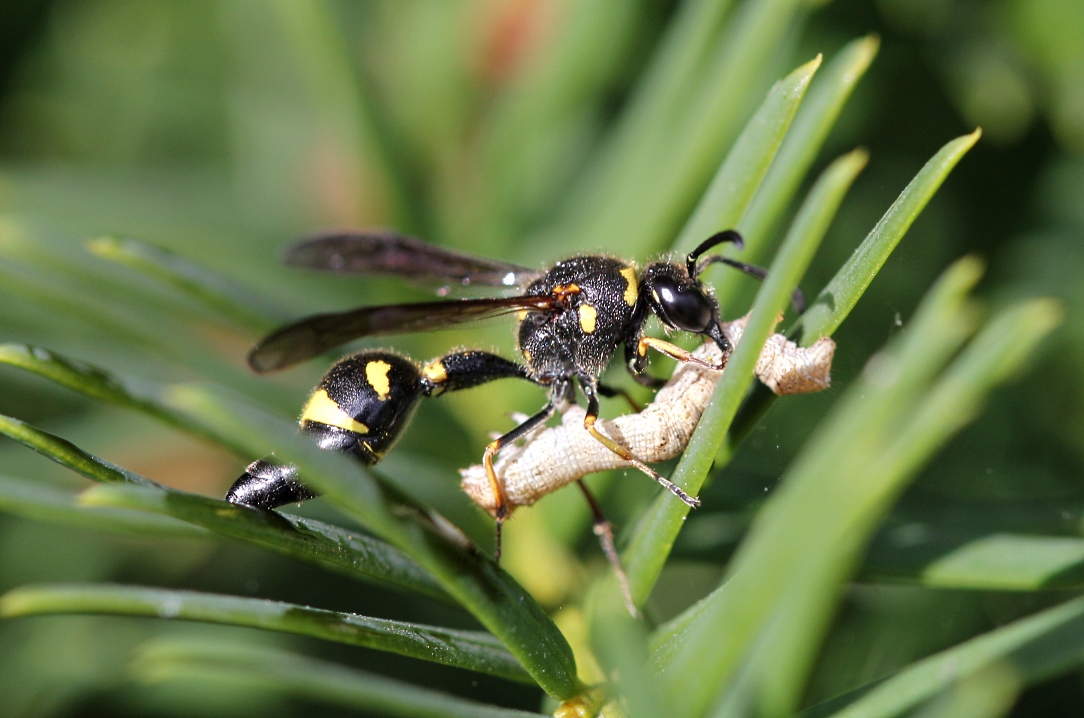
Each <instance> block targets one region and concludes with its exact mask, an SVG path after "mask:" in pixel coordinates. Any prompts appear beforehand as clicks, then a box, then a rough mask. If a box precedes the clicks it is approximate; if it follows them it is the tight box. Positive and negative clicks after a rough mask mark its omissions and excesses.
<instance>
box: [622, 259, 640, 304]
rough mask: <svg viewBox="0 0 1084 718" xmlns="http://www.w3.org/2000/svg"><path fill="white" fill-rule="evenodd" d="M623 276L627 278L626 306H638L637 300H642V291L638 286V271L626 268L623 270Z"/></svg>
mask: <svg viewBox="0 0 1084 718" xmlns="http://www.w3.org/2000/svg"><path fill="white" fill-rule="evenodd" d="M621 276H622V277H624V278H625V282H626V284H625V304H628V305H629V306H630V307H635V306H636V300H637V299H639V298H640V290H639V289H638V288H637V286H636V270H635V269H633V268H632V267H625V268H624V269H622V270H621Z"/></svg>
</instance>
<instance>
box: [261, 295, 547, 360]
mask: <svg viewBox="0 0 1084 718" xmlns="http://www.w3.org/2000/svg"><path fill="white" fill-rule="evenodd" d="M555 301H556V300H555V299H554V297H553V296H552V295H544V296H530V297H495V298H491V299H464V300H461V301H458V302H455V301H452V302H425V303H422V304H389V305H386V306H377V307H362V308H360V309H351V310H349V311H346V312H338V313H335V314H316V315H313V316H311V317H305V318H304V319H301V320H299V321H296V322H294V323H293V324H287V325H286V326H284V327H282V328H281V329H279V330H277V331H276V332H274V333H273V334H271V335H269V336H267V337H266V338H264V339H263V340H262V341H260V343H259V344H257V345H256V347H255V348H254V349H253V350H252V351H251V352H249V355H248V364H249V366H251V367H252V368H253V369H254V370H256V371H258V372H261V373H262V372H268V371H274V370H275V369H283V368H285V367H288V366H291V365H293V364H297V363H298V362H302V361H305V360H306V359H311V358H313V357H315V356H319V355H320V354H323V353H324V352H326V351H328V350H330V349H334V348H335V347H337V346H339V345H340V344H345V343H346V342H349V341H353V340H354V339H360V338H362V337H374V336H381V335H388V334H409V333H410V332H417V331H422V330H425V329H442V328H445V327H451V326H456V325H459V324H466V323H468V322H475V321H480V320H483V319H488V318H490V317H497V316H502V315H506V314H512V313H514V312H518V311H522V310H533V311H548V310H550V309H552V308H553V307H554V302H555Z"/></svg>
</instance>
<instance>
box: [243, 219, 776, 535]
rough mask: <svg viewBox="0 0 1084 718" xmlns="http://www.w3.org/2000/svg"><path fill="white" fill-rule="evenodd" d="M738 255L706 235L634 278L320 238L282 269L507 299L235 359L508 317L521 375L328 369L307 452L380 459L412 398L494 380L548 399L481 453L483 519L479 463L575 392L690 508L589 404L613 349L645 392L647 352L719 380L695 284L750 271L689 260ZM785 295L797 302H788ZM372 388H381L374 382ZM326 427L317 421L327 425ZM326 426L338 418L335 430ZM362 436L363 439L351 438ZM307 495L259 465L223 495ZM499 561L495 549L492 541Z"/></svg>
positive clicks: (392, 240) (320, 334) (279, 357)
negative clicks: (705, 347) (673, 338)
mask: <svg viewBox="0 0 1084 718" xmlns="http://www.w3.org/2000/svg"><path fill="white" fill-rule="evenodd" d="M726 242H732V243H735V244H738V245H739V246H740V245H741V237H740V236H739V235H738V233H737V232H734V231H732V230H728V231H726V232H720V233H719V234H716V235H714V236H713V237H711V238H709V239H708V240H706V241H705V242H703V243H702V244H701V245H700V246H699V247H697V248H696V249H695V250H693V252H691V253H690V254H689V255H688V257H686V258H685V262H684V263H675V262H670V261H660V262H655V263H653V264H650V265H648V266H647V267H645V268H644V269H643V271H638V270H637V268H636V266H635V265H634V264H632V263H629V262H625V261H622V260H619V259H615V258H613V257H608V256H604V255H584V256H578V257H573V258H571V259H567V260H564V261H561V262H558V263H557V264H555V265H554V266H553V267H552V268H550V269H549V270H547V271H545V272H539V271H537V270H532V269H530V268H526V267H521V266H518V265H515V264H510V263H507V262H502V261H499V260H492V259H485V258H480V257H472V256H470V255H466V254H461V253H458V252H452V251H449V250H445V249H441V248H439V247H434V246H432V245H429V244H426V243H424V242H422V241H420V240H417V239H414V238H411V237H405V236H403V235H399V234H395V233H391V232H369V233H345V234H329V235H324V236H319V237H315V238H313V239H310V240H308V241H306V242H302V243H300V244H299V245H297V246H295V247H294V248H292V249H291V250H290V252H289V254H288V256H287V259H288V261H289V262H291V263H293V264H297V265H301V266H307V267H313V268H319V269H325V270H331V271H338V272H355V273H368V274H391V275H395V276H399V277H404V278H408V279H415V280H418V279H420V280H426V281H429V282H434V281H435V282H437V283H439V284H440V285H443V287H444V288H447V287H448V286H449V285H452V284H461V285H481V286H491V287H503V288H516V289H519V290H520V292H521V294H520V295H519V296H514V297H495V298H484V299H467V300H461V301H440V302H426V303H420V304H396V305H388V306H376V307H363V308H360V309H355V310H351V311H347V312H340V313H336V314H322V315H316V316H312V317H307V318H305V319H302V320H300V321H298V322H295V323H293V324H290V325H287V326H286V327H283V328H281V329H279V330H278V331H276V332H274V333H273V334H271V335H270V336H268V337H267V338H265V339H264V340H263V341H261V342H260V343H259V344H258V345H257V346H256V347H255V349H253V351H252V352H251V353H250V355H249V364H250V365H251V366H252V368H253V369H255V370H256V371H260V372H265V371H272V370H275V369H280V368H284V367H287V366H290V365H292V364H295V363H297V362H300V361H303V360H305V359H309V358H312V357H315V356H318V355H320V354H322V353H323V352H325V351H327V350H329V349H332V348H334V347H337V346H339V345H340V344H343V343H346V342H348V341H351V340H353V339H357V338H361V337H366V336H379V335H387V334H402V333H407V332H414V331H423V330H427V329H434V328H441V327H448V326H453V325H457V324H463V323H468V322H472V321H475V320H479V319H485V318H489V317H493V316H498V315H507V314H516V315H517V316H518V318H519V332H518V337H519V348H520V351H521V353H522V355H523V359H524V364H523V365H521V364H518V363H516V362H511V361H509V360H506V359H504V358H502V357H500V356H497V355H495V354H491V353H488V352H478V351H474V352H455V353H452V354H449V355H447V356H445V357H442V358H440V359H437V360H435V361H434V362H432V363H430V364H429V365H427V366H425V367H424V368H419V367H418V366H417V365H415V364H414V363H413V362H411V361H410V360H408V359H405V358H403V357H400V356H399V355H395V354H391V353H389V352H379V351H367V352H362V353H360V354H357V355H355V356H353V357H350V358H347V359H345V360H343V361H341V362H340V363H339V364H336V365H335V366H334V367H333V368H332V370H331V371H330V372H329V373H328V375H327V376H326V377H325V378H324V381H322V382H321V384H320V386H318V387H317V388H316V390H315V391H314V393H313V395H312V397H311V398H310V400H309V403H308V404H307V405H306V408H305V411H304V412H303V415H302V418H301V426H302V431H303V432H305V433H307V434H309V435H311V436H313V438H314V439H315V440H316V441H317V442H318V443H319V444H320V446H321V447H324V448H328V449H333V450H336V451H344V452H346V453H350V454H352V455H354V456H355V457H356V458H358V459H359V460H360V461H362V462H363V463H366V464H373V463H376V462H377V461H379V460H380V458H381V457H382V456H383V454H384V453H385V452H386V451H387V450H388V449H390V447H391V444H392V443H394V441H395V439H396V438H397V437H398V435H399V434H400V433H401V431H402V430H403V427H404V426H405V424H406V422H407V420H408V419H409V416H410V414H411V413H412V411H413V409H414V407H415V406H416V403H417V399H418V398H419V397H421V396H429V395H434V394H438V393H440V392H442V391H446V390H455V389H461V388H467V387H469V386H476V385H478V384H482V383H485V382H488V381H492V380H494V379H500V378H522V379H527V380H528V381H531V382H534V383H536V384H539V385H542V386H546V387H549V400H548V401H547V403H546V405H545V406H544V407H543V408H542V410H541V411H539V412H537V413H536V414H535V415H534V416H532V417H530V418H528V419H527V420H526V421H524V422H523V423H521V424H520V425H519V426H517V427H516V428H515V429H513V430H512V431H510V432H508V433H507V434H505V435H503V436H501V437H500V438H498V439H495V440H494V441H493V442H491V443H490V444H489V445H488V446H487V447H486V450H485V453H484V456H483V463H484V464H485V467H486V471H487V474H488V476H489V480H490V482H491V483H492V485H493V492H494V495H495V496H497V497H498V502H497V503H498V505H497V509H496V511H495V517H496V519H497V522H498V538H499V529H500V522H501V521H502V520H503V519H504V518H505V514H506V511H505V508H504V504H503V503H502V502H501V500H500V497H502V496H503V492H502V491H501V487H500V482H499V480H498V478H497V476H496V474H495V472H494V470H493V456H494V454H496V453H497V452H498V451H500V449H501V448H502V447H504V446H507V445H508V444H509V443H511V442H513V441H515V440H516V439H518V438H520V437H522V436H523V435H524V434H526V433H527V432H529V431H530V430H531V429H533V428H534V427H536V426H538V425H540V424H541V423H543V422H545V421H546V420H547V419H548V418H550V417H551V416H552V415H553V414H554V412H555V411H556V410H557V408H558V407H559V406H561V405H562V404H564V403H565V402H568V401H572V400H574V399H575V395H576V387H579V389H580V390H581V391H582V392H583V394H584V396H585V397H586V399H587V404H588V406H587V417H586V420H585V422H584V428H585V430H587V431H589V432H590V433H591V434H592V435H593V436H594V437H595V438H596V439H598V440H599V441H600V442H601V443H603V444H604V445H605V446H607V447H608V448H609V449H610V450H612V451H614V452H615V453H617V454H618V455H620V456H621V457H622V458H623V459H625V460H626V461H629V462H630V463H632V464H633V465H634V466H636V467H637V468H639V469H640V470H641V471H643V472H644V473H646V474H648V475H649V476H651V477H653V478H655V479H656V480H657V481H659V482H660V483H661V484H663V485H664V486H666V487H667V488H668V489H669V490H671V491H672V492H673V493H674V494H676V495H677V496H678V497H679V498H681V499H682V500H683V501H685V502H686V503H688V504H690V505H692V506H696V505H698V504H699V501H698V500H697V499H695V498H694V497H690V496H688V495H686V494H685V493H684V492H682V491H681V489H679V488H678V487H676V486H674V485H673V484H671V483H670V482H669V481H667V480H666V479H665V478H664V477H662V476H660V475H659V474H658V473H656V472H655V471H654V470H653V469H651V468H650V467H648V466H647V465H646V464H645V463H644V462H642V461H640V460H639V459H637V458H636V457H635V456H633V455H632V454H631V452H629V451H628V449H626V448H625V447H624V446H622V445H621V444H620V443H618V442H617V441H614V440H613V439H611V438H610V437H607V436H605V435H604V434H602V433H600V432H599V431H598V430H597V429H596V428H595V422H596V420H597V418H598V413H599V400H598V396H599V394H600V393H602V394H606V393H610V391H609V390H607V389H606V388H605V387H603V386H600V385H599V377H600V376H601V375H602V372H603V371H604V370H605V369H606V367H607V366H608V365H609V364H610V362H611V360H612V359H613V356H614V354H615V353H616V352H617V349H618V347H620V346H621V345H622V344H624V345H625V358H626V366H627V368H628V370H629V371H630V373H631V374H632V375H633V377H634V378H635V379H636V380H637V381H639V382H641V383H643V384H646V385H657V384H658V383H660V381H659V380H656V379H653V378H651V377H649V376H648V375H647V374H646V369H647V350H648V348H654V349H656V350H657V351H661V352H663V353H665V354H667V355H669V356H671V357H674V358H676V359H678V360H680V361H685V362H694V363H699V364H702V365H704V366H707V367H708V368H711V369H716V370H722V369H723V367H724V366H725V364H726V359H727V357H728V356H729V353H730V350H731V347H730V344H729V343H728V342H727V339H726V337H725V336H724V335H723V331H722V327H721V325H720V317H719V307H718V305H717V303H716V302H715V299H714V297H713V296H712V295H711V293H710V292H709V291H708V290H707V289H706V288H705V287H704V286H703V285H702V284H701V282H700V280H699V278H698V277H699V274H700V272H701V271H702V270H703V269H704V268H705V267H706V266H708V265H709V264H711V263H714V262H722V263H725V264H728V265H731V266H734V267H737V268H739V269H742V270H743V271H745V272H747V273H749V274H752V275H754V276H757V277H759V278H763V277H764V270H762V269H759V268H757V267H753V266H750V265H745V264H742V263H739V262H735V261H733V260H731V259H727V258H724V257H721V256H718V255H712V256H708V257H703V258H702V255H703V254H704V253H705V252H707V251H708V250H709V249H711V248H712V247H714V246H717V245H719V244H722V243H726ZM796 296H797V295H796ZM652 315H654V316H657V317H658V318H659V320H660V321H661V322H662V323H663V324H664V325H665V326H666V327H667V328H668V329H673V330H680V331H686V332H692V333H695V334H701V335H703V336H705V337H707V338H709V339H711V340H712V341H714V342H715V343H716V344H717V345H718V346H719V348H720V349H721V350H722V354H723V359H722V360H721V361H720V363H718V364H714V365H713V364H704V362H703V361H702V360H700V359H697V358H696V357H694V356H692V355H691V354H690V353H689V352H687V351H685V350H684V349H681V348H680V347H678V346H675V345H674V344H671V343H670V342H667V341H665V340H662V339H658V338H654V337H646V336H644V326H645V324H646V322H647V320H648V318H649V317H650V316H652ZM380 363H385V364H387V365H388V367H389V370H388V372H387V373H386V374H379V373H377V374H375V376H377V377H378V380H375V381H374V378H373V377H374V375H371V372H372V371H373V367H376V366H378V365H379V364H380ZM380 376H383V377H384V378H383V379H379V377H380ZM329 417H331V418H330V419H329ZM340 417H347V418H348V420H345V421H339V418H340ZM350 422H353V423H350ZM357 425H362V426H364V428H365V431H359V430H358V426H357ZM311 495H312V494H311V492H309V491H308V490H307V489H305V488H304V486H303V485H302V484H301V483H300V482H298V481H297V476H296V472H295V473H294V474H290V472H289V471H288V470H287V469H286V468H283V467H282V466H281V465H277V464H276V463H275V462H274V461H273V460H268V459H264V460H261V461H258V462H256V463H254V464H252V465H251V466H250V467H249V473H247V474H246V475H245V476H243V477H242V478H241V479H239V480H238V482H237V483H236V484H235V485H234V487H233V489H231V491H230V496H229V498H230V500H231V501H235V502H237V503H245V504H251V505H258V506H263V507H265V508H272V507H274V506H279V505H282V504H284V503H289V502H291V501H297V500H301V499H304V498H308V497H311ZM498 552H499V543H498Z"/></svg>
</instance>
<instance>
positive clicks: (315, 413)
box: [301, 389, 369, 434]
mask: <svg viewBox="0 0 1084 718" xmlns="http://www.w3.org/2000/svg"><path fill="white" fill-rule="evenodd" d="M301 421H315V422H317V423H320V424H327V425H328V426H334V427H337V428H339V429H345V430H346V431H352V432H354V433H355V434H368V433H369V427H367V426H365V424H362V423H361V422H360V421H355V420H354V418H353V417H352V416H350V415H349V414H347V413H346V412H345V411H343V410H342V409H341V408H340V407H339V405H338V404H336V403H335V402H334V401H333V400H332V398H331V397H330V396H328V395H327V389H317V390H316V391H314V392H313V393H312V396H310V397H309V400H308V402H306V403H305V408H304V409H302V410H301Z"/></svg>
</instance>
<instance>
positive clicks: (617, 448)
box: [579, 375, 700, 508]
mask: <svg viewBox="0 0 1084 718" xmlns="http://www.w3.org/2000/svg"><path fill="white" fill-rule="evenodd" d="M579 381H580V388H581V389H583V393H584V396H586V397H587V416H585V417H584V419H583V428H584V429H587V431H588V432H589V433H590V434H591V436H593V437H595V439H597V440H598V441H599V443H601V444H602V445H603V446H605V447H606V448H607V449H609V450H610V451H612V452H614V453H615V454H617V455H618V456H620V457H621V458H622V459H624V460H625V461H627V462H629V463H630V464H632V465H633V466H635V467H636V468H637V469H639V470H640V471H642V472H644V473H645V474H647V475H648V476H650V477H651V478H653V479H655V481H657V482H658V483H660V484H662V486H663V487H665V488H666V489H667V490H668V491H669V492H670V493H672V494H673V495H674V496H677V497H678V498H679V499H681V500H682V501H683V502H684V503H686V504H688V505H689V506H692V507H693V508H696V507H697V506H699V505H700V499H698V498H696V497H695V496H689V495H688V494H687V493H685V491H683V490H682V489H681V487H680V486H678V485H677V484H675V483H674V482H672V481H670V479H668V478H666V477H665V476H663V475H662V474H660V473H659V472H658V471H655V470H654V469H653V468H651V467H650V466H648V465H647V464H646V463H644V462H643V461H641V460H640V459H638V458H637V457H636V456H635V455H633V453H632V452H631V451H629V450H628V448H626V447H624V446H622V445H621V444H619V443H617V442H616V441H614V440H613V439H611V438H610V437H608V436H606V435H605V434H603V433H602V432H601V431H599V430H598V427H596V426H595V422H597V421H598V409H599V406H598V390H597V382H596V380H595V379H593V378H591V377H588V376H582V375H581V376H580V377H579Z"/></svg>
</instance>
